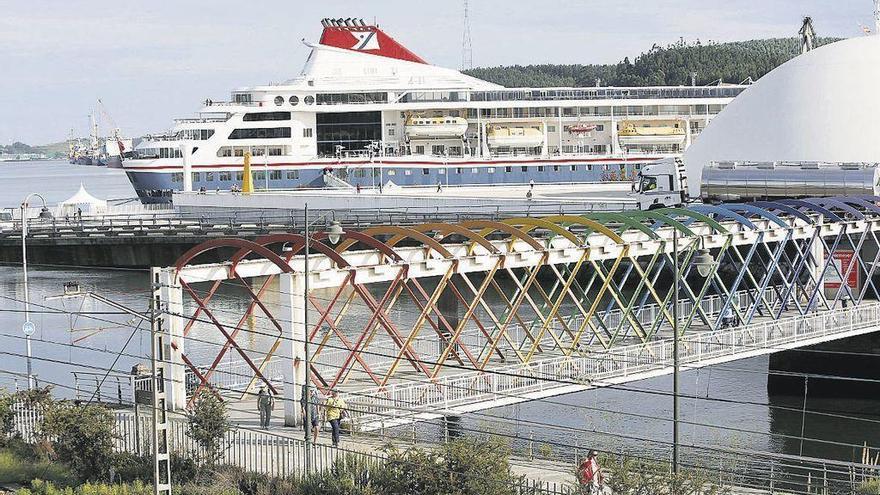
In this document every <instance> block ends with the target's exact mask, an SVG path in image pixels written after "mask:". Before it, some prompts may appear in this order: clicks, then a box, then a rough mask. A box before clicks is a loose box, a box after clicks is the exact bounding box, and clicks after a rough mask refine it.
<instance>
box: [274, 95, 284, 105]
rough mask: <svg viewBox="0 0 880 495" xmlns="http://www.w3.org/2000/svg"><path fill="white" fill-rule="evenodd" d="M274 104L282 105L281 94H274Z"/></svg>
mask: <svg viewBox="0 0 880 495" xmlns="http://www.w3.org/2000/svg"><path fill="white" fill-rule="evenodd" d="M275 104H276V105H278V106H279V107H280V106H281V105H283V104H284V97H283V96H276V97H275Z"/></svg>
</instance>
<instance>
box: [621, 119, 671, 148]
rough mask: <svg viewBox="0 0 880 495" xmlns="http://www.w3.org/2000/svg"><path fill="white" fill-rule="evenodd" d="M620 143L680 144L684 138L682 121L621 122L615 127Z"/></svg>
mask: <svg viewBox="0 0 880 495" xmlns="http://www.w3.org/2000/svg"><path fill="white" fill-rule="evenodd" d="M617 137H618V139H619V140H620V144H622V145H624V146H626V145H635V144H681V143H683V142H684V140H685V130H684V123H683V122H673V123H657V124H652V123H648V122H628V121H624V122H621V123H620V125H619V126H618V128H617Z"/></svg>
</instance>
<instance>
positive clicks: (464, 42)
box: [461, 0, 880, 69]
mask: <svg viewBox="0 0 880 495" xmlns="http://www.w3.org/2000/svg"><path fill="white" fill-rule="evenodd" d="M878 1H880V0H878ZM469 10H470V9H469V8H468V0H464V26H463V27H464V30H463V32H462V35H461V68H462V69H473V68H474V52H473V47H472V46H471V21H470V14H469V13H468V11H469Z"/></svg>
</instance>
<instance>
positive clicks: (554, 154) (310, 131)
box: [123, 18, 746, 203]
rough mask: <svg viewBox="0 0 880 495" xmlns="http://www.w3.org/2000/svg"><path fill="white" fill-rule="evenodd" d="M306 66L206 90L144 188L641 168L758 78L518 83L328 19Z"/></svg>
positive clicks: (138, 181) (672, 150) (136, 158)
mask: <svg viewBox="0 0 880 495" xmlns="http://www.w3.org/2000/svg"><path fill="white" fill-rule="evenodd" d="M321 24H322V25H323V32H322V34H321V37H320V41H319V42H317V43H312V42H307V41H305V40H304V41H303V42H304V43H305V44H306V45H307V46H308V47H309V48H310V49H311V52H310V54H309V56H308V59H307V60H306V62H305V66H304V68H303V69H302V71H301V73H300V74H299V75H298V76H297V77H295V78H293V79H291V80H289V81H286V82H284V83H281V84H272V85H265V86H254V87H247V88H240V89H235V90H233V91H232V93H231V98H230V100H229V101H213V100H207V101H205V102H204V105H203V106H202V108H201V109H200V110H199V111H198V114H197V115H196V117H195V118H187V119H178V120H175V121H174V125H173V127H172V129H171V130H170V131H168V132H167V133H163V134H161V135H153V136H147V137H146V139H144V140H143V141H142V142H141V143H140V144H139V145H138V146H137V147H136V148H135V149H134V153H133V156H132V158H131V159H126V160H125V161H124V162H123V168H124V169H125V171H126V173H127V175H128V177H129V179H130V180H131V182H132V184H133V185H134V188H135V190H136V191H137V194H138V196H139V198H140V199H141V201H142V202H145V203H157V202H168V201H171V199H172V195H173V192H174V191H200V190H209V191H214V190H234V189H236V188H238V187H239V186H240V185H241V182H242V178H243V164H244V159H245V155H247V154H249V155H250V157H251V171H252V172H251V173H252V174H253V183H254V187H255V188H257V189H292V188H315V187H353V188H355V187H360V188H379V189H382V188H383V187H389V186H391V185H395V186H403V187H405V186H412V185H432V186H433V185H443V186H455V185H471V184H474V185H476V184H507V183H510V184H523V183H527V184H528V183H538V184H540V183H577V182H603V181H606V182H607V181H629V180H631V178H632V177H633V176H634V175H635V174H636V173H637V171H638V170H639V168H640V167H641V166H643V165H644V164H646V163H650V162H652V161H655V160H658V159H661V158H665V157H669V156H679V155H680V154H681V153H682V152H683V151H684V149H686V148H687V147H688V146H689V145H690V144H691V142H692V141H693V140H694V139H695V138H697V136H698V135H699V134H700V132H701V131H702V130H703V129H704V128H705V127H706V125H707V124H708V123H709V121H710V120H711V119H712V118H713V117H714V116H715V115H717V114H718V112H720V111H721V110H722V109H723V108H724V107H725V106H726V105H727V104H728V103H730V101H732V99H733V98H734V97H736V96H737V95H738V94H739V93H741V92H742V91H743V90H744V89H745V88H746V86H742V85H718V86H675V87H638V88H625V87H604V86H598V84H597V86H596V87H571V88H558V87H556V88H507V87H503V86H500V85H497V84H494V83H491V82H487V81H483V80H480V79H477V78H474V77H471V76H468V75H466V74H463V73H461V72H459V71H457V70H453V69H448V68H443V67H438V66H434V65H431V64H429V63H427V62H426V61H425V60H423V59H422V58H421V57H419V56H418V55H416V54H415V53H413V52H412V51H410V50H409V49H407V48H406V47H405V46H403V45H402V44H401V43H399V42H397V41H396V40H395V39H394V38H392V37H391V36H389V35H388V34H386V33H385V32H384V31H383V30H382V29H380V28H379V26H378V25H370V24H367V23H365V22H363V20H358V19H351V18H348V19H324V20H322V21H321Z"/></svg>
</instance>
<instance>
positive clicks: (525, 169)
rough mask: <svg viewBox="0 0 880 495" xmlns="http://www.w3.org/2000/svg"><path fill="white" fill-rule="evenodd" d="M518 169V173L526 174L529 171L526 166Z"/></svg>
mask: <svg viewBox="0 0 880 495" xmlns="http://www.w3.org/2000/svg"><path fill="white" fill-rule="evenodd" d="M519 169H520V172H528V171H529V167H528V166H527V165H523V166H522V167H520V168H519Z"/></svg>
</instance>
